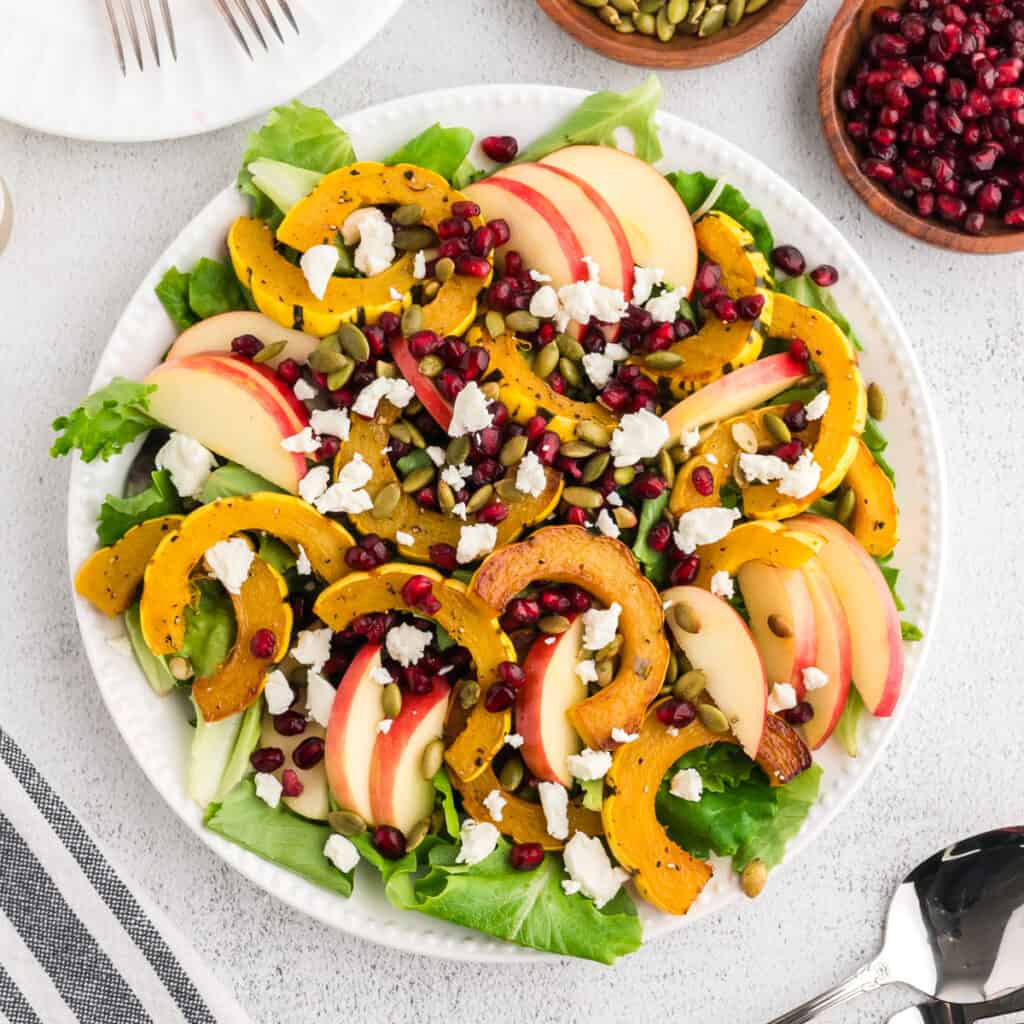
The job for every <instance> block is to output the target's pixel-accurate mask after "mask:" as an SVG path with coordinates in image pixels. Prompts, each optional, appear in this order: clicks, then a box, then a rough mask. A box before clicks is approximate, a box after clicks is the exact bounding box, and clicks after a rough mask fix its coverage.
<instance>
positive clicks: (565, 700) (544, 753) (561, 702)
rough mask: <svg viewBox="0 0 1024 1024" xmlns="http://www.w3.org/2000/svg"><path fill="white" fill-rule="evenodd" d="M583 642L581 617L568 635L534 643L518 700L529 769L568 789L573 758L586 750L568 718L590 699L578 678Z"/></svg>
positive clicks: (522, 750) (518, 720)
mask: <svg viewBox="0 0 1024 1024" xmlns="http://www.w3.org/2000/svg"><path fill="white" fill-rule="evenodd" d="M550 639H554V643H548V640H550ZM582 643H583V617H582V616H581V615H578V616H576V617H575V618H574V619H573V620H572V624H571V625H570V626H569V628H568V629H567V630H566V631H565V632H564V633H560V634H559V635H558V636H556V637H554V638H552V637H540V638H538V639H537V640H535V641H534V642H533V645H532V646H531V647H530V651H529V653H528V654H527V656H526V660H525V661H524V662H523V671H524V672H525V673H526V682H525V683H524V684H523V686H522V688H521V689H520V690H519V693H518V694H517V696H516V732H518V733H519V735H520V736H522V737H523V745H522V747H521V748H520V750H519V753H520V754H521V755H522V757H523V760H524V761H525V762H526V767H527V768H529V769H530V771H531V772H532V773H533V775H534V776H535V777H536V778H538V779H540V780H541V781H542V782H560V783H561V784H562V785H563V786H565V787H566V788H568V787H570V786H571V785H572V775H571V774H570V772H569V760H568V759H569V755H570V754H578V753H579V752H580V748H581V747H582V745H583V744H582V742H581V741H580V738H579V736H578V735H577V733H576V730H575V729H574V728H573V727H572V725H571V723H570V722H569V717H568V714H567V712H568V711H569V708H571V707H572V706H573V705H574V704H578V703H579V702H580V701H581V700H584V699H585V698H586V696H587V684H586V683H584V682H583V680H582V679H580V677H579V676H578V675H577V674H576V665H577V664H578V662H579V654H580V646H581V644H582Z"/></svg>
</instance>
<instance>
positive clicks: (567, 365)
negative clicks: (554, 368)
mask: <svg viewBox="0 0 1024 1024" xmlns="http://www.w3.org/2000/svg"><path fill="white" fill-rule="evenodd" d="M558 372H559V373H561V375H562V376H563V377H564V378H565V382H566V383H567V384H568V385H569V387H572V388H578V387H580V385H581V384H582V383H583V374H581V373H580V368H579V367H578V366H577V365H576V364H575V363H574V362H573V361H572V360H571V359H566V358H565V356H563V357H562V358H561V359H559V360H558Z"/></svg>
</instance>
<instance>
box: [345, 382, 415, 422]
mask: <svg viewBox="0 0 1024 1024" xmlns="http://www.w3.org/2000/svg"><path fill="white" fill-rule="evenodd" d="M415 397H416V392H415V391H414V390H413V387H412V385H411V384H410V383H409V382H408V381H406V380H403V379H402V378H401V377H378V378H377V379H376V380H372V381H370V383H369V384H367V385H366V387H365V388H363V390H362V391H360V392H359V394H358V395H356V400H355V402H354V403H353V404H352V411H353V412H355V413H358V414H359V415H360V416H363V417H364V418H366V419H368V420H371V419H373V417H374V416H376V415H377V406H378V405H380V403H381V400H382V399H385V398H386V399H387V400H388V401H389V402H390V403H391V404H392V405H393V406H394V407H395V408H396V409H404V408H405V407H406V406H407V405H408V404H409V403H410V402H411V401H412V400H413V399H414V398H415Z"/></svg>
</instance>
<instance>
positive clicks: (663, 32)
mask: <svg viewBox="0 0 1024 1024" xmlns="http://www.w3.org/2000/svg"><path fill="white" fill-rule="evenodd" d="M654 32H655V34H656V35H657V37H658V38H659V39H660V40H661V41H662V42H663V43H667V42H668V41H669V40H670V39H671V38H672V37H673V36H674V35H675V34H676V27H675V25H673V24H672V22H671V21H669V20H668V12H667V11H666V10H665V8H664V7H662V9H661V10H660V11H658V14H657V16H656V17H655V19H654Z"/></svg>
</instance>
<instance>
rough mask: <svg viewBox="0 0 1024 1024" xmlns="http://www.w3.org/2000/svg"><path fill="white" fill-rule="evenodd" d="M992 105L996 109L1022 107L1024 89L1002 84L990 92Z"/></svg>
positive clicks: (1016, 108)
mask: <svg viewBox="0 0 1024 1024" xmlns="http://www.w3.org/2000/svg"><path fill="white" fill-rule="evenodd" d="M992 106H993V107H995V109H996V110H1019V109H1020V108H1021V107H1024V89H1022V88H1019V87H1017V86H1004V87H1003V88H1000V89H996V90H995V91H994V92H993V93H992Z"/></svg>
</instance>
